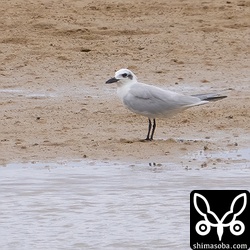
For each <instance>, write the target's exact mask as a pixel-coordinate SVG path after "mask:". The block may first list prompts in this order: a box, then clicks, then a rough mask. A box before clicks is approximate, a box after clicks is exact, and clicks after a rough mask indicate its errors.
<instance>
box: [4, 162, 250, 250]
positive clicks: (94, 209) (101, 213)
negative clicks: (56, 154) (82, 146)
mask: <svg viewBox="0 0 250 250" xmlns="http://www.w3.org/2000/svg"><path fill="white" fill-rule="evenodd" d="M249 176H250V168H249V167H242V168H237V167H230V168H220V169H218V168H217V169H213V168H203V169H200V168H199V169H191V170H187V169H185V168H182V167H173V166H167V165H166V166H165V165H160V166H157V165H156V166H154V165H153V164H152V165H151V166H149V165H130V166H129V165H126V164H120V165H119V164H113V165H110V163H106V164H101V163H93V162H92V163H88V162H71V163H67V162H62V163H53V164H50V163H49V164H47V163H36V164H11V165H8V166H7V167H0V183H1V184H0V185H1V187H0V188H1V193H0V200H1V203H0V214H1V216H0V223H1V228H0V235H1V240H0V249H3V250H5V249H6V250H7V249H8V250H9V249H11V250H14V249H18V250H20V249H26V250H28V249H159V248H161V249H189V195H190V192H191V191H192V190H194V189H211V188H212V189H248V190H249V186H250V185H249V184H250V178H249Z"/></svg>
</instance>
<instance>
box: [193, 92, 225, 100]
mask: <svg viewBox="0 0 250 250" xmlns="http://www.w3.org/2000/svg"><path fill="white" fill-rule="evenodd" d="M192 96H195V97H198V98H200V99H201V100H202V101H209V102H211V101H212V102H215V101H218V100H221V99H224V98H226V97H227V96H226V95H219V94H214V93H209V94H198V95H192Z"/></svg>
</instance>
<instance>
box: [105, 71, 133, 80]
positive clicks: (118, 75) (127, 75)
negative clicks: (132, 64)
mask: <svg viewBox="0 0 250 250" xmlns="http://www.w3.org/2000/svg"><path fill="white" fill-rule="evenodd" d="M135 81H136V76H135V74H134V73H133V72H132V71H131V70H129V69H120V70H118V71H116V72H115V77H113V78H111V79H109V80H108V81H106V83H113V82H117V83H121V84H128V83H132V82H135Z"/></svg>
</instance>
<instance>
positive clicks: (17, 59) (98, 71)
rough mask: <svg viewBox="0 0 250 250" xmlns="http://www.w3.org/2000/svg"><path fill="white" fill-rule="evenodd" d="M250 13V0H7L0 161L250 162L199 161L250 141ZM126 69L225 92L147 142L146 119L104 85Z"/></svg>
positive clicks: (186, 89) (0, 47)
mask: <svg viewBox="0 0 250 250" xmlns="http://www.w3.org/2000/svg"><path fill="white" fill-rule="evenodd" d="M249 20H250V3H249V1H246V0H230V1H224V0H218V1H211V0H207V1H196V0H188V1H184V0H177V1H163V0H157V1H154V2H150V1H148V2H146V1H138V2H137V1H132V0H123V1H120V0H109V1H105V2H104V1H100V0H99V1H90V0H67V1H66V0H60V1H59V0H53V1H49V0H43V1H42V0H37V1H35V0H28V1H24V0H18V1H7V0H2V4H1V6H0V29H1V37H0V58H1V60H0V105H1V109H0V112H1V114H0V116H1V121H0V131H1V134H0V164H1V165H3V164H8V163H11V162H33V161H34V162H35V161H48V162H52V161H58V160H69V161H71V160H81V159H83V160H84V159H87V160H88V161H112V162H130V163H133V162H135V163H140V162H147V163H149V162H155V163H156V164H160V163H168V162H170V163H173V162H174V163H176V164H178V165H184V166H192V165H199V166H216V165H217V164H225V165H227V164H229V165H230V164H231V165H233V164H234V163H242V164H250V163H249V162H250V161H248V162H247V161H246V160H244V157H239V160H237V159H231V158H230V157H225V156H223V157H219V156H218V157H212V158H211V159H205V160H202V161H201V162H198V163H197V159H196V158H197V157H198V158H199V152H200V153H201V154H203V153H204V152H205V153H211V154H213V153H214V152H224V154H226V152H230V151H232V150H234V151H237V150H245V149H249V146H250V112H249V110H250V88H249V86H250V58H249V54H250V47H249V41H250V32H249V31H250V23H249ZM120 68H129V69H131V70H132V71H133V72H134V73H135V74H136V75H137V77H138V79H139V81H141V82H145V83H148V84H154V85H157V86H159V87H162V88H165V89H169V90H173V91H176V92H180V93H184V94H199V93H210V92H216V93H217V92H218V93H221V94H223V95H227V96H228V97H227V98H226V99H223V100H221V101H218V102H215V103H211V104H208V105H203V106H199V107H194V108H192V109H189V110H187V111H185V112H183V113H181V114H178V115H177V116H175V117H173V118H171V119H165V120H158V121H157V122H158V123H157V130H156V133H155V140H154V141H152V142H142V141H141V139H144V138H145V136H146V133H147V126H148V125H147V118H146V117H142V116H139V115H135V114H133V113H131V112H130V111H128V110H126V109H125V108H124V107H123V105H122V104H121V102H120V100H119V99H118V97H117V95H116V85H115V84H113V85H107V84H105V81H106V80H108V79H109V78H111V77H113V76H114V73H115V71H116V70H118V69H120ZM248 152H249V151H248ZM248 159H249V158H248Z"/></svg>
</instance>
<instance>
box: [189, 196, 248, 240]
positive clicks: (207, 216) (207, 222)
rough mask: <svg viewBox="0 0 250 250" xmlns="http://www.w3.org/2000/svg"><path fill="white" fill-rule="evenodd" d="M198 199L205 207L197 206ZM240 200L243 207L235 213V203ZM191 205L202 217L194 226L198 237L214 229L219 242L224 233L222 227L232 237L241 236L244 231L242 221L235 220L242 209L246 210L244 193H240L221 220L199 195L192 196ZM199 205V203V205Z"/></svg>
mask: <svg viewBox="0 0 250 250" xmlns="http://www.w3.org/2000/svg"><path fill="white" fill-rule="evenodd" d="M199 199H200V201H201V202H203V205H204V204H205V206H200V208H199V206H198V202H197V201H198V200H199ZM240 199H243V205H242V207H241V208H240V210H239V211H236V210H237V209H236V207H235V204H236V203H237V202H239V200H240ZM193 204H194V207H195V209H196V211H197V212H198V213H199V214H200V215H201V216H203V218H204V219H203V220H200V221H199V222H197V224H196V226H195V230H196V232H197V233H198V234H199V235H202V236H204V235H207V234H209V232H210V230H211V227H215V228H217V235H218V238H219V241H221V239H222V236H223V233H224V227H229V229H230V232H231V233H232V234H233V235H236V236H238V235H241V234H243V232H244V231H245V225H244V224H243V222H242V221H240V220H237V216H239V215H240V214H241V213H242V212H243V211H244V209H245V208H246V205H247V194H246V193H242V194H239V195H237V196H236V197H235V198H234V199H233V201H232V203H231V206H230V210H229V211H228V212H226V213H225V214H224V215H223V216H222V218H221V219H219V218H218V216H217V215H216V214H215V213H214V212H213V211H211V210H210V205H209V203H208V201H207V199H206V198H205V197H204V196H203V195H201V194H199V193H194V196H193ZM200 205H201V203H200ZM204 207H205V211H204ZM230 217H232V219H231V221H230V222H228V223H225V220H226V219H227V220H228V218H230Z"/></svg>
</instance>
